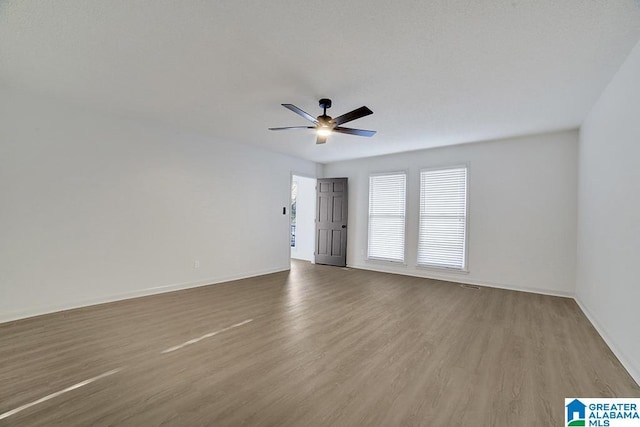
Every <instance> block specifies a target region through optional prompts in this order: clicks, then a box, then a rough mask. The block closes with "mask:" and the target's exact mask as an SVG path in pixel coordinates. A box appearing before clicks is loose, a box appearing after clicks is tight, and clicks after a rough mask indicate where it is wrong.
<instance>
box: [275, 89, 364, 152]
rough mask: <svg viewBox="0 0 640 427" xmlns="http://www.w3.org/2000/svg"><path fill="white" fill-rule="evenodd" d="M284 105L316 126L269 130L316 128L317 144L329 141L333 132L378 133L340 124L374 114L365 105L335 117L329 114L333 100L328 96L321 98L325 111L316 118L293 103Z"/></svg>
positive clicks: (285, 128)
mask: <svg viewBox="0 0 640 427" xmlns="http://www.w3.org/2000/svg"><path fill="white" fill-rule="evenodd" d="M282 106H283V107H285V108H288V109H289V110H291V111H293V112H294V113H296V114H298V115H299V116H301V117H303V118H305V119H307V120H309V121H310V122H311V123H313V124H314V125H315V126H289V127H282V128H269V130H291V129H315V130H316V133H317V138H316V144H324V143H325V142H327V137H328V136H329V135H331V134H332V133H333V132H336V133H345V134H347V135H357V136H373V135H375V134H376V131H375V130H364V129H352V128H345V127H342V126H340V125H341V124H343V123H347V122H350V121H352V120H356V119H359V118H361V117H365V116H368V115H369V114H373V111H371V110H370V109H368V108H367V107H364V106H362V107H360V108H356V109H355V110H353V111H349V112H348V113H345V114H343V115H341V116H338V117H336V118H335V119H334V118H332V117H331V116H327V108H331V100H330V99H326V98H323V99H321V100H320V108H322V109H323V110H324V112H323V113H322V115H321V116H318V117H317V118H314V117H313V116H312V115H311V114H309V113H307V112H305V111H303V110H301V109H300V108H298V107H296V106H295V105H293V104H282Z"/></svg>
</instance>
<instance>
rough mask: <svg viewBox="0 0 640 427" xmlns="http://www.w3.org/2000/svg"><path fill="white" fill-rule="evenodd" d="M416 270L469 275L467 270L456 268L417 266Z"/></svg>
mask: <svg viewBox="0 0 640 427" xmlns="http://www.w3.org/2000/svg"><path fill="white" fill-rule="evenodd" d="M416 268H417V269H420V270H430V271H437V272H439V273H453V274H469V270H467V269H463V270H458V269H456V268H447V267H438V266H436V265H425V264H418V265H416Z"/></svg>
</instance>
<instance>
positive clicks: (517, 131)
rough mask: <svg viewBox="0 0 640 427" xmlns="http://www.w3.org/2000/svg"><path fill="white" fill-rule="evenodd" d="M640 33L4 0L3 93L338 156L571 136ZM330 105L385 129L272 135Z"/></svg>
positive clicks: (595, 15)
mask: <svg viewBox="0 0 640 427" xmlns="http://www.w3.org/2000/svg"><path fill="white" fill-rule="evenodd" d="M639 39H640V5H639V4H638V2H637V1H635V0H616V1H605V0H590V1H587V0H561V1H559V0H527V1H523V0H511V1H501V0H485V1H472V0H464V1H463V0H439V1H417V0H404V1H396V2H390V1H388V0H352V1H336V0H325V1H321V2H320V1H313V2H311V1H301V0H271V1H257V0H251V1H249V0H233V1H232V0H216V1H204V0H198V1H195V0H188V1H174V0H172V1H159V0H147V1H131V0H110V1H103V0H77V1H72V0H57V1H48V0H47V1H45V0H43V1H28V0H9V1H1V0H0V86H2V85H4V86H5V87H13V88H25V89H29V90H35V91H42V92H46V93H48V94H49V95H52V96H55V97H59V98H64V99H69V100H70V101H72V102H77V103H80V104H83V105H87V107H88V108H95V109H97V110H99V111H105V112H116V113H118V114H124V115H127V116H131V117H134V118H140V119H145V120H154V121H160V122H164V123H168V124H170V125H174V126H178V127H181V128H186V129H190V130H193V131H196V132H200V133H204V134H207V135H211V136H212V137H215V138H224V139H227V140H231V141H237V142H240V143H250V144H256V145H260V146H263V147H266V148H268V149H272V150H276V151H280V152H284V153H288V154H291V155H294V156H298V157H302V158H306V159H310V160H314V161H318V162H328V161H334V160H341V159H348V158H355V157H365V156H371V155H378V154H385V153H392V152H399V151H406V150H415V149H420V148H427V147H435V146H443V145H449V144H458V143H464V142H472V141H479V140H485V139H492V138H501V137H508V136H514V135H522V134H530V133H538V132H546V131H553V130H559V129H567V128H575V127H577V126H579V125H580V123H581V122H582V120H583V118H584V117H585V115H586V113H587V112H588V111H589V109H590V107H591V106H592V105H593V103H594V102H595V100H596V99H597V97H598V96H599V94H600V93H601V92H602V90H603V88H604V87H605V85H606V84H607V83H608V82H609V80H610V79H611V78H612V76H613V75H614V73H615V72H616V71H617V69H618V68H619V66H620V65H621V64H622V62H623V61H624V59H625V57H626V56H627V54H628V53H629V52H630V50H631V48H632V47H633V46H634V45H635V44H636V43H637V42H638V40H639ZM0 95H1V92H0ZM321 97H329V98H331V99H333V108H332V109H331V110H330V111H329V114H331V115H333V116H334V117H335V116H337V115H339V114H342V113H344V112H346V111H349V110H351V109H353V108H356V107H359V106H361V105H367V106H368V107H369V108H371V109H372V110H373V111H374V114H373V115H372V116H369V117H366V118H363V119H360V120H358V121H354V122H351V123H349V125H350V126H353V127H358V128H363V129H374V130H377V131H378V134H377V135H376V136H374V137H373V138H360V137H353V136H343V135H335V136H332V137H331V138H330V140H329V142H328V143H327V144H325V145H323V146H317V145H316V144H315V143H314V141H315V139H314V135H313V134H311V133H308V132H306V131H300V132H287V133H282V132H280V133H277V132H270V131H268V130H267V127H270V126H294V125H304V124H306V123H305V122H304V120H303V119H301V118H300V117H298V116H296V115H294V114H293V113H291V112H290V111H288V110H286V109H284V108H283V107H281V106H280V104H281V103H292V104H295V105H297V106H299V107H301V108H302V109H304V110H306V111H308V112H309V113H311V114H312V115H318V114H320V109H319V107H318V105H317V100H318V99H319V98H321ZM212 140H213V139H212ZM212 143H213V142H212Z"/></svg>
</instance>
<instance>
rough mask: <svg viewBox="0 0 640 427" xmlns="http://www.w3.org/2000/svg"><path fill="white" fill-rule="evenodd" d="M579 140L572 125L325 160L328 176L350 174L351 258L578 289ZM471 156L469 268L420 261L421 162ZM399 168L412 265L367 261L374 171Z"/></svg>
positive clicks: (500, 283)
mask: <svg viewBox="0 0 640 427" xmlns="http://www.w3.org/2000/svg"><path fill="white" fill-rule="evenodd" d="M377 137H378V136H377ZM390 143H391V142H390ZM577 147H578V133H577V131H567V132H558V133H552V134H544V135H536V136H529V137H523V138H514V139H509V140H501V141H491V142H481V143H474V144H466V145H459V146H452V147H445V148H437V149H430V150H423V151H416V152H409V153H402V154H394V155H387V156H381V157H374V158H368V159H361V160H353V161H345V162H336V163H330V164H328V165H326V166H325V168H324V175H325V176H327V177H331V176H335V177H339V176H346V177H348V178H349V228H348V230H349V232H348V233H349V235H348V249H347V251H348V252H347V263H348V264H349V265H350V266H353V267H358V268H366V269H372V270H379V271H390V272H395V273H401V274H410V275H416V276H422V277H431V278H440V279H445V280H452V281H456V282H467V283H476V284H481V285H487V286H496V287H503V288H510V289H521V290H530V291H534V292H541V293H549V294H557V295H573V292H574V286H575V247H576V203H577V202H576V198H577V195H576V194H577ZM467 162H468V164H469V231H468V235H469V240H468V242H469V252H468V254H469V256H468V260H469V262H468V268H469V273H468V274H460V273H445V272H442V271H441V270H429V269H424V268H418V267H416V256H417V236H418V212H419V172H420V169H421V168H425V167H435V166H446V165H458V164H461V163H467ZM400 170H405V171H407V172H408V182H407V238H406V242H407V247H406V257H405V260H406V265H398V264H394V263H384V262H374V261H367V260H366V252H367V251H366V248H367V212H368V185H369V181H368V180H369V178H368V176H369V174H371V173H376V172H387V171H400Z"/></svg>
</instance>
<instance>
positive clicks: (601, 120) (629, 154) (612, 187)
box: [576, 43, 640, 383]
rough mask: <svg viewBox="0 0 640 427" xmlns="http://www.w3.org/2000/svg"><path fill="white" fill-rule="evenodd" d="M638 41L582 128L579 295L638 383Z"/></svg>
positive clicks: (639, 70)
mask: <svg viewBox="0 0 640 427" xmlns="http://www.w3.org/2000/svg"><path fill="white" fill-rule="evenodd" d="M639 76H640V43H639V44H638V45H636V46H635V48H634V49H633V51H632V52H631V54H630V56H629V58H628V59H627V61H626V62H625V63H624V65H623V66H622V68H621V69H620V70H619V71H618V73H617V75H616V76H615V77H614V79H613V80H612V81H611V83H610V84H609V86H608V87H607V88H606V89H605V91H604V92H603V94H602V95H601V97H600V99H599V100H598V102H597V103H596V104H595V105H594V107H593V109H592V110H591V112H590V114H589V115H588V116H587V118H586V119H585V121H584V123H583V125H582V127H581V129H580V156H579V159H580V160H579V165H580V174H579V198H578V200H579V201H578V206H579V211H578V212H579V215H578V265H577V286H576V295H577V298H576V299H577V300H578V302H579V303H580V304H581V306H582V308H583V310H584V311H585V313H587V315H588V316H589V317H590V319H591V321H592V323H593V324H594V325H595V326H596V328H597V329H598V330H599V332H600V334H601V335H602V336H603V337H604V338H605V340H606V341H607V342H608V344H609V346H610V347H611V349H612V350H613V351H614V352H615V353H616V355H617V356H618V358H619V359H620V360H621V362H622V363H623V364H624V365H625V366H626V368H627V369H628V370H629V372H630V373H631V374H632V375H633V376H634V378H635V380H636V382H638V383H640V280H639V279H638V273H637V272H636V271H635V268H636V267H637V266H638V265H639V262H640V163H639V161H640V77H639Z"/></svg>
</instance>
